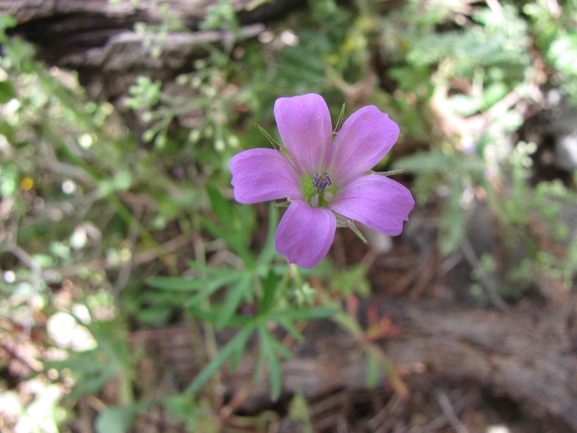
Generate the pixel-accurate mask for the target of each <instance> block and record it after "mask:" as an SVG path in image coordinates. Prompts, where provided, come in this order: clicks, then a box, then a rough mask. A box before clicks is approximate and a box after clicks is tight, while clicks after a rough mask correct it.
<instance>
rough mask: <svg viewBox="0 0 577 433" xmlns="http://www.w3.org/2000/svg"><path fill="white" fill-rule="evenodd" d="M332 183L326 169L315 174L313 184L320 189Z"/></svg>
mask: <svg viewBox="0 0 577 433" xmlns="http://www.w3.org/2000/svg"><path fill="white" fill-rule="evenodd" d="M332 184H333V182H332V181H331V178H330V177H329V174H328V173H327V172H326V171H325V172H323V173H321V174H319V173H315V174H314V176H313V186H314V187H315V188H316V189H318V190H319V191H322V190H323V189H325V188H326V187H330V186H331V185H332Z"/></svg>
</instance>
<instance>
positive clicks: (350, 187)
mask: <svg viewBox="0 0 577 433" xmlns="http://www.w3.org/2000/svg"><path fill="white" fill-rule="evenodd" d="M414 205H415V200H414V199H413V196H412V195H411V192H410V191H409V190H408V189H407V188H405V187H404V186H403V185H401V184H400V183H398V182H396V181H394V180H392V179H389V178H388V177H384V176H381V175H378V174H373V175H369V176H362V177H360V178H358V179H354V180H352V181H351V182H349V183H348V184H345V185H344V186H343V187H341V189H340V190H339V192H338V194H337V197H336V198H335V201H334V202H333V203H331V204H330V205H329V207H330V208H331V209H332V210H334V211H335V212H337V213H339V214H341V215H344V216H345V217H347V218H351V219H353V220H355V221H359V222H361V223H363V224H365V225H367V226H369V227H370V228H372V229H375V230H377V231H379V232H381V233H384V234H387V235H391V236H396V235H399V234H401V231H402V230H403V221H408V220H409V212H410V211H411V209H413V206H414Z"/></svg>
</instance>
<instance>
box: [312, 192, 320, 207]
mask: <svg viewBox="0 0 577 433" xmlns="http://www.w3.org/2000/svg"><path fill="white" fill-rule="evenodd" d="M311 206H312V207H319V195H318V194H315V195H313V196H312V197H311Z"/></svg>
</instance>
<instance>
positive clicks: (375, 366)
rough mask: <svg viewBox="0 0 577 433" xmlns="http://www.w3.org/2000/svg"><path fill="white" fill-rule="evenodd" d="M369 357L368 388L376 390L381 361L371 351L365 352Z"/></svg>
mask: <svg viewBox="0 0 577 433" xmlns="http://www.w3.org/2000/svg"><path fill="white" fill-rule="evenodd" d="M365 353H366V356H367V386H368V387H369V388H374V387H376V386H377V383H378V382H379V377H380V373H379V360H378V359H377V358H376V357H375V355H374V354H373V353H372V352H371V351H370V350H367V351H365Z"/></svg>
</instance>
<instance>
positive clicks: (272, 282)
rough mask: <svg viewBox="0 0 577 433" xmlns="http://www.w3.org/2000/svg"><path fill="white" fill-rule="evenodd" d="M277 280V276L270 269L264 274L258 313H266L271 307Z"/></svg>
mask: <svg viewBox="0 0 577 433" xmlns="http://www.w3.org/2000/svg"><path fill="white" fill-rule="evenodd" d="M278 282H279V277H278V275H276V274H275V273H274V271H273V270H272V269H271V270H270V271H269V272H268V275H267V276H266V280H265V281H264V287H263V291H264V294H263V297H262V299H261V301H260V304H259V313H260V315H265V314H266V313H268V312H269V311H270V309H271V307H272V303H273V301H274V297H275V295H276V292H277V289H278Z"/></svg>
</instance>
